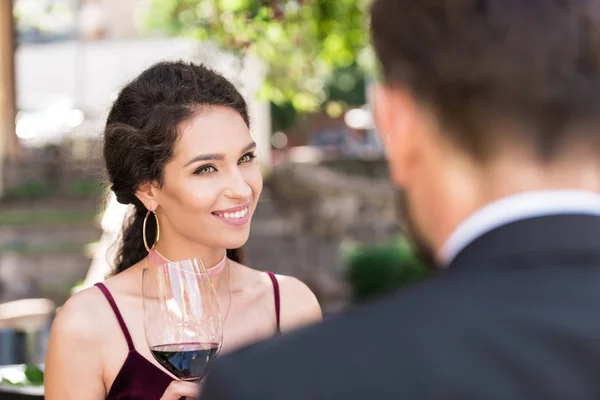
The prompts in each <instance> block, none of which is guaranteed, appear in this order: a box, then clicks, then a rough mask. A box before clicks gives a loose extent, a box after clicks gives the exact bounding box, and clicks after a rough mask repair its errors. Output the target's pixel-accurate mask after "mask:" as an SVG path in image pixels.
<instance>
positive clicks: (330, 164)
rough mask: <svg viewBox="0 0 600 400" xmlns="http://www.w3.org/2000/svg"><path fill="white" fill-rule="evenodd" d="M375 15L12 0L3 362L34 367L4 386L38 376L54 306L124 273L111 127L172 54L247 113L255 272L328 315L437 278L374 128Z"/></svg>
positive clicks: (202, 1) (4, 148)
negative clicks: (107, 163)
mask: <svg viewBox="0 0 600 400" xmlns="http://www.w3.org/2000/svg"><path fill="white" fill-rule="evenodd" d="M367 6H368V2H367V1H364V0H335V1H333V0H280V1H278V0H269V1H265V0H263V1H260V0H219V1H214V0H12V1H11V0H0V159H1V160H2V163H1V164H0V365H8V364H11V365H14V364H18V365H20V366H19V368H18V371H17V372H15V371H16V370H15V369H14V368H13V369H12V370H11V371H12V372H11V371H9V370H8V369H6V370H5V372H4V376H3V375H2V372H0V378H2V379H0V380H2V381H3V383H4V386H10V383H11V382H12V383H13V384H14V383H17V385H18V384H19V383H21V384H22V385H25V384H26V385H29V384H35V383H36V382H37V383H39V382H41V380H42V379H43V376H42V375H40V371H38V370H36V369H34V368H33V367H30V368H29V369H27V370H26V367H25V364H27V365H35V364H38V363H41V362H43V357H44V349H45V343H46V342H45V341H46V340H47V333H48V326H49V324H50V323H51V321H52V317H53V315H54V313H55V310H56V309H57V308H59V307H60V306H61V305H62V304H63V303H64V301H65V300H66V299H67V298H68V297H69V296H70V295H71V294H72V293H73V292H74V291H76V290H79V289H81V288H85V287H88V286H90V285H93V284H94V283H95V282H97V281H100V280H102V279H104V277H105V276H106V275H107V274H109V273H110V272H111V268H112V265H111V262H112V256H113V254H112V253H111V244H112V243H113V241H114V240H115V239H116V238H117V236H118V234H119V231H120V225H121V218H122V217H123V214H124V212H125V211H126V208H125V207H124V206H120V205H118V204H117V203H116V202H115V201H114V200H111V198H110V196H108V195H107V191H106V186H105V184H104V175H103V170H102V168H103V165H102V159H101V147H102V136H101V135H102V129H103V124H104V121H105V119H106V115H107V110H108V108H109V106H110V104H111V102H112V101H113V100H114V98H115V96H116V94H117V92H118V91H119V89H120V87H121V86H122V85H124V83H126V82H127V81H128V80H130V79H132V78H133V77H134V76H136V75H137V74H138V73H140V72H141V71H142V70H143V69H145V68H147V67H148V66H150V65H151V64H152V63H154V62H156V61H159V60H164V59H185V60H191V61H196V62H203V63H206V64H208V65H209V66H211V67H213V68H215V69H217V70H219V71H221V72H222V73H223V74H225V76H227V77H228V78H230V79H231V80H233V81H234V82H235V83H236V84H237V85H238V87H239V88H240V89H241V90H242V92H243V93H244V95H245V96H246V98H247V100H248V102H249V105H250V110H251V119H252V124H253V128H252V129H253V132H252V133H253V135H254V137H255V140H256V141H257V143H258V146H259V158H260V161H261V163H262V165H263V172H264V177H265V190H264V192H263V195H262V198H261V200H260V205H259V208H258V210H257V213H256V215H255V217H254V221H253V223H252V233H251V237H250V241H249V242H248V245H247V246H246V250H247V257H248V264H249V265H250V266H251V267H254V268H257V269H266V270H272V271H275V272H277V273H282V274H290V275H294V276H296V277H298V278H299V279H301V280H303V281H304V282H306V283H307V284H308V285H309V286H310V287H311V288H312V290H313V291H314V292H315V293H316V294H317V296H318V298H319V300H320V302H321V304H322V306H323V309H324V311H325V313H326V315H331V314H334V313H337V312H341V311H342V310H344V309H345V308H346V307H349V306H351V305H352V304H354V303H356V302H359V301H363V300H366V299H369V298H372V297H374V296H377V295H379V294H381V293H382V292H385V291H388V290H392V289H394V288H397V287H398V286H401V285H403V284H406V283H409V282H413V281H415V280H418V279H421V278H422V277H423V276H425V275H426V272H425V269H424V268H423V267H422V266H421V265H420V264H419V262H418V261H417V260H416V259H415V258H414V257H413V255H412V252H411V249H410V246H409V244H408V242H407V241H406V240H405V239H404V238H403V237H402V234H401V225H400V221H399V220H398V218H397V215H396V214H397V210H396V208H397V204H396V203H397V202H396V197H397V193H396V191H395V189H394V188H393V186H392V185H391V182H390V181H389V179H388V171H387V167H386V164H385V160H384V154H383V151H382V148H381V144H380V142H379V140H378V138H377V134H376V132H375V129H374V126H373V121H372V115H371V104H370V99H369V95H368V93H369V86H370V84H371V83H372V82H374V80H375V79H376V76H375V66H374V65H373V64H374V62H373V55H372V52H371V49H370V47H369V38H368V32H367V30H366V23H365V22H366V18H367V13H366V9H367ZM0 371H2V370H1V369H0ZM7 371H8V372H7ZM24 372H26V373H24ZM10 373H12V374H13V375H10ZM23 377H25V378H23ZM2 386H3V384H2V383H0V388H1V387H2ZM12 386H14V385H12ZM37 395H38V396H39V395H40V394H39V391H38V392H37ZM3 396H5V395H3V392H2V390H1V389H0V398H5V397H3ZM6 398H8V397H6Z"/></svg>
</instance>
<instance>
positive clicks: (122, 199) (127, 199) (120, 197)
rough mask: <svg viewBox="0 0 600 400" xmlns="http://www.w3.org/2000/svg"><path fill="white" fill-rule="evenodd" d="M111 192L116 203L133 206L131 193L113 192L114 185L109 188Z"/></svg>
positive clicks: (123, 191) (124, 191)
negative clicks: (115, 198)
mask: <svg viewBox="0 0 600 400" xmlns="http://www.w3.org/2000/svg"><path fill="white" fill-rule="evenodd" d="M111 190H112V191H113V193H114V194H115V196H116V197H117V201H118V202H119V203H121V204H125V205H127V204H133V198H134V197H135V196H134V195H133V194H132V193H131V192H128V191H126V190H115V187H114V185H113V186H112V187H111Z"/></svg>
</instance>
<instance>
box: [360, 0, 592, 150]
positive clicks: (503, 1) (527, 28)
mask: <svg viewBox="0 0 600 400" xmlns="http://www.w3.org/2000/svg"><path fill="white" fill-rule="evenodd" d="M371 30H372V36H373V43H374V47H375V51H376V53H377V56H378V59H379V61H380V64H381V68H382V72H383V76H384V79H385V80H386V83H387V84H389V85H392V86H398V87H402V88H405V89H407V90H409V91H410V92H411V93H412V95H413V96H414V97H415V98H416V99H417V100H418V101H420V102H423V103H424V104H426V105H427V106H428V107H429V108H430V109H431V110H432V111H433V113H434V115H435V116H436V117H437V118H438V120H439V121H440V123H441V126H442V127H443V129H444V132H446V133H447V134H448V135H450V136H451V139H453V140H454V141H455V143H457V144H458V145H459V146H461V147H462V148H463V149H465V150H467V151H468V152H469V153H470V154H472V155H474V156H476V157H477V158H480V159H482V158H483V159H485V158H486V157H487V156H488V155H489V154H490V153H491V152H493V151H494V148H493V147H494V146H495V145H496V144H497V143H496V142H495V139H497V137H492V136H491V135H492V131H493V129H490V128H493V126H494V124H497V123H498V121H500V120H516V121H521V122H524V124H526V127H527V129H526V130H523V131H520V132H519V133H518V134H517V137H515V139H517V140H527V141H529V142H530V143H533V144H534V145H535V150H536V151H537V154H539V155H540V156H541V157H543V158H546V159H547V158H550V157H552V156H553V155H555V154H556V152H557V150H558V149H559V147H560V145H561V143H563V142H564V141H565V139H566V135H567V134H568V133H569V132H570V131H572V129H571V128H573V127H574V126H578V125H580V124H586V123H589V122H590V121H595V120H596V118H598V117H600V0H374V3H373V5H372V9H371ZM596 126H598V125H596ZM590 132H592V131H590V130H587V132H586V135H587V138H588V139H594V138H590V137H589V136H590ZM496 133H497V132H496ZM511 134H515V133H514V132H512V133H511ZM503 135H504V133H503V134H502V135H501V136H503ZM518 135H520V137H519V136H518ZM500 139H502V138H500Z"/></svg>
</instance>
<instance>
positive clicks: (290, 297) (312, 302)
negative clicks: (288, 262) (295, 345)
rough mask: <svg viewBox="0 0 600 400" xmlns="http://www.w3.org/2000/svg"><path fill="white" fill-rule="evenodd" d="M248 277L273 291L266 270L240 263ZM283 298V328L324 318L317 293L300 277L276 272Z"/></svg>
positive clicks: (294, 326) (287, 328) (264, 288)
mask: <svg viewBox="0 0 600 400" xmlns="http://www.w3.org/2000/svg"><path fill="white" fill-rule="evenodd" d="M238 265H240V264H238ZM240 266H241V267H243V268H244V269H245V272H244V273H246V274H247V277H248V278H249V279H252V281H253V282H255V283H256V284H257V285H260V287H261V288H262V289H263V292H264V293H272V287H273V284H272V282H271V280H270V279H269V277H268V275H267V274H266V273H265V272H264V271H259V270H256V269H252V268H249V267H246V266H243V265H240ZM275 277H276V278H277V283H278V285H279V293H280V299H281V314H280V315H281V329H282V330H283V331H288V330H293V329H295V328H298V327H300V326H303V325H308V324H312V323H315V322H319V321H321V319H322V312H321V306H320V305H319V301H318V300H317V297H316V296H315V294H314V293H313V292H312V290H310V288H309V287H308V286H307V285H306V284H305V283H304V282H302V281H301V280H300V279H298V278H295V277H293V276H288V275H280V274H276V275H275Z"/></svg>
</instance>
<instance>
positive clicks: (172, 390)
mask: <svg viewBox="0 0 600 400" xmlns="http://www.w3.org/2000/svg"><path fill="white" fill-rule="evenodd" d="M199 394H200V384H199V383H192V382H184V381H173V382H171V384H170V385H169V386H167V390H165V392H164V393H163V395H162V397H161V398H160V400H179V399H181V398H182V397H185V398H186V399H197V398H198V395H199Z"/></svg>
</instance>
